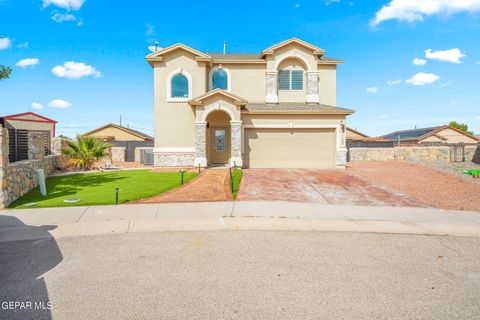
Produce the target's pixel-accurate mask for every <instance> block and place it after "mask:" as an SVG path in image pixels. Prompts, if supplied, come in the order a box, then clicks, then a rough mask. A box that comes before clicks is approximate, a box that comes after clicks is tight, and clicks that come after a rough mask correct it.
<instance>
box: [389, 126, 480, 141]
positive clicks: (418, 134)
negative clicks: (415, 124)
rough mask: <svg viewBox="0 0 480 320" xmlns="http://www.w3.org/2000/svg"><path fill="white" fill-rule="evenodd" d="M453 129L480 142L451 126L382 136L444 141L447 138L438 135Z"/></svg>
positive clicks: (392, 138) (399, 138)
mask: <svg viewBox="0 0 480 320" xmlns="http://www.w3.org/2000/svg"><path fill="white" fill-rule="evenodd" d="M447 128H448V129H452V130H455V131H457V132H458V133H460V134H463V135H465V136H467V137H470V138H472V139H475V140H479V139H478V138H476V137H474V136H472V135H470V134H468V133H466V132H464V131H461V130H458V129H457V128H454V127H452V126H449V125H445V126H437V127H429V128H418V129H412V130H402V131H395V132H392V133H389V134H386V135H384V136H381V138H384V139H389V140H423V139H425V138H428V137H430V136H436V137H438V138H440V139H442V140H446V139H445V138H443V137H441V136H439V135H437V133H438V132H440V131H442V130H444V129H447Z"/></svg>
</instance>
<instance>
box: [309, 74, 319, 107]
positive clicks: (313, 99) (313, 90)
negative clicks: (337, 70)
mask: <svg viewBox="0 0 480 320" xmlns="http://www.w3.org/2000/svg"><path fill="white" fill-rule="evenodd" d="M319 80H320V78H319V76H318V72H317V71H307V103H318V102H320V97H319V96H318V84H319Z"/></svg>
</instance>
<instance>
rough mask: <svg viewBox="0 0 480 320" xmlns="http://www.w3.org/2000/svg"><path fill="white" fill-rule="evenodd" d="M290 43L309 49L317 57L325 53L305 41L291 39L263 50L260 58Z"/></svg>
mask: <svg viewBox="0 0 480 320" xmlns="http://www.w3.org/2000/svg"><path fill="white" fill-rule="evenodd" d="M291 43H296V44H299V45H301V46H302V47H305V48H307V49H310V50H312V51H313V53H314V54H317V55H323V54H324V53H325V50H323V49H322V48H319V47H317V46H314V45H312V44H310V43H308V42H306V41H303V40H300V39H298V38H291V39H288V40H285V41H282V42H280V43H277V44H276V45H273V46H271V47H269V48H267V49H265V50H263V51H262V54H261V56H264V55H268V54H273V52H274V51H275V50H276V49H278V48H281V47H284V46H286V45H289V44H291Z"/></svg>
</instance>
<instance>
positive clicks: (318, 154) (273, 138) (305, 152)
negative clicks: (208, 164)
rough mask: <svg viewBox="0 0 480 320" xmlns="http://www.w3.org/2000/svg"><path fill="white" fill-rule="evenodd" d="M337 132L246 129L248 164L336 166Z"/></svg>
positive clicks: (266, 166) (256, 165)
mask: <svg viewBox="0 0 480 320" xmlns="http://www.w3.org/2000/svg"><path fill="white" fill-rule="evenodd" d="M335 141H336V136H335V130H334V129H256V128H252V129H246V130H245V158H246V159H245V162H246V164H247V166H249V167H251V168H320V167H334V166H335Z"/></svg>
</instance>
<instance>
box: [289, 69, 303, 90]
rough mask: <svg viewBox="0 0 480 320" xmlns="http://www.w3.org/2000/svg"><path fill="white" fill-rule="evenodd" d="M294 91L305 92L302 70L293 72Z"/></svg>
mask: <svg viewBox="0 0 480 320" xmlns="http://www.w3.org/2000/svg"><path fill="white" fill-rule="evenodd" d="M292 90H303V71H302V70H292Z"/></svg>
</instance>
